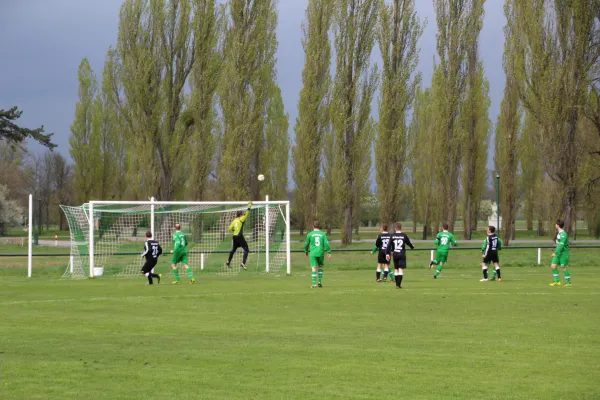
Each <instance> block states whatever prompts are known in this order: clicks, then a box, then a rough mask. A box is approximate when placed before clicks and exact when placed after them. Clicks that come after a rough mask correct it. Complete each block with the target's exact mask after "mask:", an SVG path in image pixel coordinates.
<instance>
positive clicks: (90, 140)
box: [69, 58, 101, 203]
mask: <svg viewBox="0 0 600 400" xmlns="http://www.w3.org/2000/svg"><path fill="white" fill-rule="evenodd" d="M77 78H78V80H79V89H78V93H79V94H78V101H77V103H76V104H75V120H74V121H73V124H72V125H71V136H70V137H69V145H70V150H69V153H70V154H71V157H72V158H73V162H74V166H73V174H74V178H75V181H74V187H75V192H76V194H77V198H78V201H79V202H82V203H83V202H88V201H90V200H93V197H95V195H96V192H95V188H96V187H97V185H98V182H97V181H98V177H99V174H98V169H99V163H100V132H99V123H101V121H99V117H100V118H101V115H100V116H98V115H96V116H94V114H95V110H94V99H95V97H96V93H97V91H98V82H97V81H96V76H95V74H94V71H93V70H92V67H91V66H90V63H89V61H88V60H87V58H84V59H83V60H81V63H80V64H79V70H78V72H77ZM96 111H97V110H96Z"/></svg>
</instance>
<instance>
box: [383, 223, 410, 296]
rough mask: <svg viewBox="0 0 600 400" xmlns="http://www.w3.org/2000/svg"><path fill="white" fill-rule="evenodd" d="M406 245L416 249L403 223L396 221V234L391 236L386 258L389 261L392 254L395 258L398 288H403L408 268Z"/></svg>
mask: <svg viewBox="0 0 600 400" xmlns="http://www.w3.org/2000/svg"><path fill="white" fill-rule="evenodd" d="M406 246H408V247H410V248H411V249H414V248H415V246H413V244H412V243H411V242H410V239H409V238H408V236H407V235H406V233H403V232H402V224H401V223H400V222H396V229H395V232H394V234H393V235H392V236H391V237H390V245H389V246H388V248H387V255H386V258H387V260H388V261H389V259H390V254H391V255H392V256H393V258H394V276H395V278H396V289H402V278H403V277H404V269H405V268H406Z"/></svg>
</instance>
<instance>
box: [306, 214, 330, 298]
mask: <svg viewBox="0 0 600 400" xmlns="http://www.w3.org/2000/svg"><path fill="white" fill-rule="evenodd" d="M325 252H327V258H331V247H329V241H328V240H327V235H326V234H325V232H323V231H321V224H320V223H319V221H315V222H314V223H313V231H312V232H310V233H309V234H308V235H306V243H305V244H304V253H305V254H306V256H307V257H309V256H310V266H311V268H312V275H311V277H312V287H313V288H316V287H317V268H318V269H319V283H318V285H319V287H323V265H324V264H325Z"/></svg>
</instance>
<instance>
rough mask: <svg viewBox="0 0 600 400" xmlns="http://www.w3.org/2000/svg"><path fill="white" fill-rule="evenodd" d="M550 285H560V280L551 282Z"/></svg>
mask: <svg viewBox="0 0 600 400" xmlns="http://www.w3.org/2000/svg"><path fill="white" fill-rule="evenodd" d="M550 286H560V282H552V283H551V284H550Z"/></svg>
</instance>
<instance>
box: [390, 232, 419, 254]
mask: <svg viewBox="0 0 600 400" xmlns="http://www.w3.org/2000/svg"><path fill="white" fill-rule="evenodd" d="M406 246H408V247H410V248H411V249H414V248H415V246H413V244H412V243H411V242H410V239H409V238H408V236H407V235H406V233H403V232H396V233H394V234H393V235H392V236H391V238H390V245H389V246H388V249H387V253H388V254H390V253H394V256H403V255H404V254H405V251H406Z"/></svg>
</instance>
